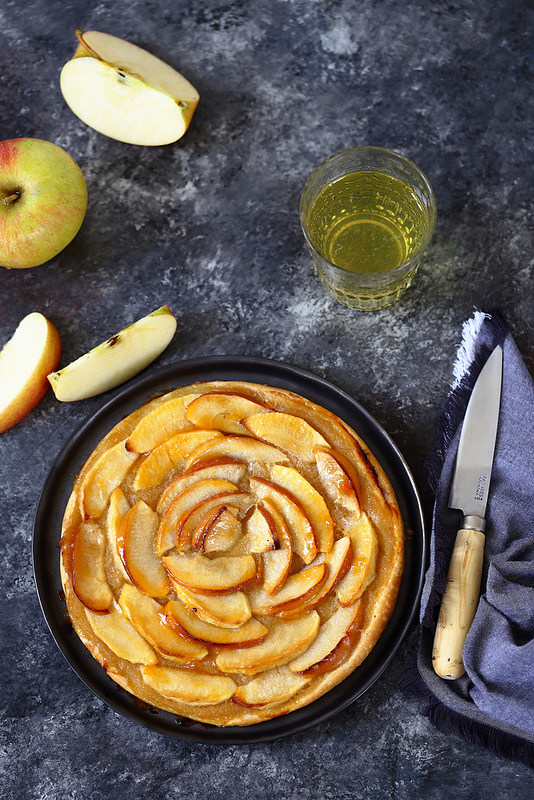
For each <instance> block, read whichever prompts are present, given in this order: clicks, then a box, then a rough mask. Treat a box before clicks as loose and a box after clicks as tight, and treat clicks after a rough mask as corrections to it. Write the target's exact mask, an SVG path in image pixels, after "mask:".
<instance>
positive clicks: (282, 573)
mask: <svg viewBox="0 0 534 800" xmlns="http://www.w3.org/2000/svg"><path fill="white" fill-rule="evenodd" d="M263 512H264V514H266V515H267V517H268V519H270V520H271V522H270V524H271V525H272V526H273V527H274V529H275V531H276V534H275V536H276V539H277V542H278V546H279V549H278V550H271V551H269V552H266V553H263V555H262V561H263V588H264V589H265V591H266V592H267V594H272V593H273V592H276V591H277V589H279V588H280V587H281V586H282V585H283V583H284V581H285V580H286V578H287V576H288V575H289V570H290V568H291V562H292V560H293V543H292V540H291V534H290V532H289V529H288V527H287V525H286V523H285V521H284V518H283V517H282V515H281V514H280V513H279V512H278V511H277V510H276V508H275V507H274V506H273V504H272V503H270V502H269V500H268V499H265V500H264V501H263Z"/></svg>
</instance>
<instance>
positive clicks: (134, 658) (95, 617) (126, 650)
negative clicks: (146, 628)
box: [85, 607, 158, 664]
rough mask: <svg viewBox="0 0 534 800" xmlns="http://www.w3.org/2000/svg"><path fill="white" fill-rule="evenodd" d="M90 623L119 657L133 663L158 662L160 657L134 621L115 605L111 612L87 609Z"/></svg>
mask: <svg viewBox="0 0 534 800" xmlns="http://www.w3.org/2000/svg"><path fill="white" fill-rule="evenodd" d="M85 616H86V617H87V621H88V622H89V625H90V626H91V628H92V629H93V631H94V632H95V634H96V635H97V636H98V638H99V639H101V640H102V641H103V642H104V644H105V645H106V646H107V647H109V649H110V650H112V651H113V652H114V653H115V655H117V656H119V658H124V659H126V661H131V662H132V663H133V664H157V663H158V657H157V655H156V654H155V652H154V650H153V649H152V648H151V647H150V645H149V644H148V642H147V641H145V639H143V637H142V636H141V634H139V633H138V632H137V631H136V629H135V628H134V626H133V625H132V623H131V622H130V621H129V620H128V619H126V617H125V616H124V615H123V614H122V613H121V612H120V611H119V610H118V609H117V608H115V607H113V608H111V610H110V612H109V614H95V612H94V611H90V610H89V609H87V608H86V609H85Z"/></svg>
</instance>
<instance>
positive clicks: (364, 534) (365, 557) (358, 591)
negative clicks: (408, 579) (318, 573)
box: [337, 513, 378, 606]
mask: <svg viewBox="0 0 534 800" xmlns="http://www.w3.org/2000/svg"><path fill="white" fill-rule="evenodd" d="M344 532H345V533H346V534H347V535H348V536H350V538H351V541H352V551H353V556H352V564H351V566H350V567H349V570H348V572H347V574H346V575H345V577H344V578H343V580H342V581H341V583H340V584H339V586H338V588H337V598H338V600H339V602H340V604H341V605H342V606H351V605H352V604H353V603H354V601H355V600H357V599H358V597H360V596H361V595H362V594H363V592H364V591H365V589H366V588H367V587H368V586H369V584H370V583H371V581H372V580H373V579H374V577H375V567H376V556H377V551H378V542H377V538H376V533H375V531H374V528H373V523H372V522H371V520H370V519H369V517H368V516H367V514H365V513H362V514H361V515H360V516H359V517H357V518H356V519H354V520H353V522H352V524H351V525H350V526H348V527H347V528H346V530H345V531H344Z"/></svg>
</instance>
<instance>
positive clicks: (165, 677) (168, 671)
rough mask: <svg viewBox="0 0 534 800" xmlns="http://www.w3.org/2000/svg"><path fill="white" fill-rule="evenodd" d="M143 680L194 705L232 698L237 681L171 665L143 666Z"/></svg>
mask: <svg viewBox="0 0 534 800" xmlns="http://www.w3.org/2000/svg"><path fill="white" fill-rule="evenodd" d="M141 674H142V676H143V680H144V681H145V683H146V684H147V686H150V687H151V688H152V689H154V690H155V691H156V692H158V693H159V694H162V695H164V697H169V698H171V699H173V700H178V701H180V702H182V703H188V704H189V705H192V706H206V705H217V704H218V703H224V701H225V700H229V699H230V698H231V697H232V695H233V693H234V692H235V689H236V684H235V683H234V682H233V680H232V679H231V678H228V677H227V676H225V675H209V674H208V673H205V672H200V673H199V672H191V670H187V669H173V668H172V667H153V666H147V667H141Z"/></svg>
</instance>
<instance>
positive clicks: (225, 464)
mask: <svg viewBox="0 0 534 800" xmlns="http://www.w3.org/2000/svg"><path fill="white" fill-rule="evenodd" d="M246 472H247V465H246V464H244V463H243V462H242V461H237V460H236V459H232V458H220V459H217V458H216V459H214V460H213V461H212V462H208V463H207V464H205V465H204V466H200V467H197V468H191V469H190V470H188V471H187V472H182V473H181V474H180V475H178V476H177V477H176V478H175V479H174V480H173V481H171V482H170V483H169V485H168V486H167V487H166V489H165V491H164V492H163V494H162V495H161V497H160V499H159V500H158V505H157V506H156V510H157V512H158V514H164V512H165V511H166V510H167V508H168V507H169V506H170V504H171V503H172V501H173V500H175V499H176V497H177V496H178V495H179V494H180V492H182V491H183V490H184V489H187V487H188V486H191V485H192V484H193V483H197V482H198V481H201V480H207V479H210V478H218V479H221V480H227V481H230V482H231V483H235V484H238V483H239V482H240V481H241V480H242V479H243V478H244V477H245V475H246Z"/></svg>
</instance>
